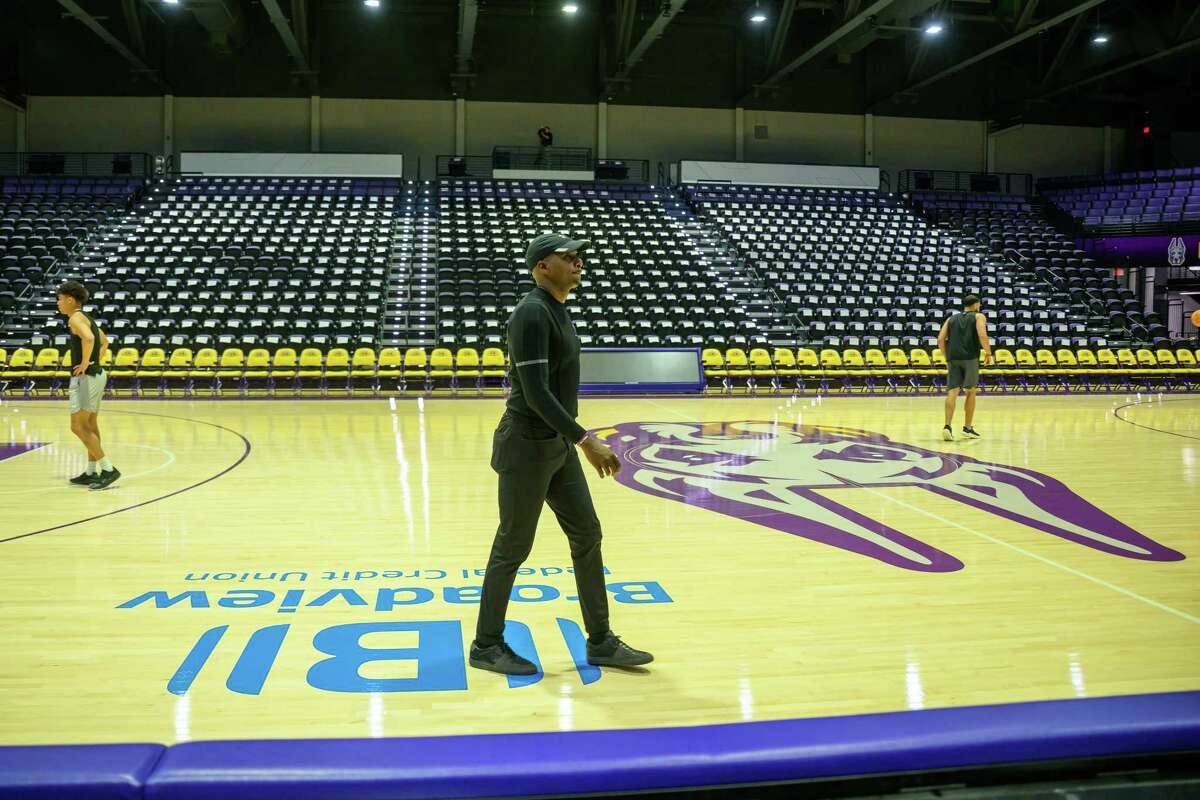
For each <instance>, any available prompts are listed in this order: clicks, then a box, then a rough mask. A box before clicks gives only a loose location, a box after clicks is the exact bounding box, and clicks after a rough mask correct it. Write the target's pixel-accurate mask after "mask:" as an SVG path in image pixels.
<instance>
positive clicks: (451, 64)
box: [0, 0, 1200, 129]
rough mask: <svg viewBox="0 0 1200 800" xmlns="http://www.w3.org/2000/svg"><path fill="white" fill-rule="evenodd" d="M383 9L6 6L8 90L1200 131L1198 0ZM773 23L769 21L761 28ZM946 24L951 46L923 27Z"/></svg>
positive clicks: (112, 3)
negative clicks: (812, 114) (601, 106)
mask: <svg viewBox="0 0 1200 800" xmlns="http://www.w3.org/2000/svg"><path fill="white" fill-rule="evenodd" d="M379 2H380V6H379V7H378V8H368V7H366V6H365V5H364V4H363V2H362V0H180V1H179V3H178V4H175V5H170V4H167V3H165V2H163V0H0V93H2V94H3V95H4V96H5V97H6V98H7V99H9V100H10V101H12V102H15V103H17V104H18V105H19V104H21V103H22V102H23V98H24V96H26V95H151V94H163V93H167V92H170V93H172V94H175V95H180V96H260V97H261V96H306V95H309V94H320V95H323V96H328V97H390V98H425V99H449V98H452V97H455V96H463V97H467V98H468V99H475V100H504V101H523V102H567V103H594V102H596V101H597V100H600V99H609V101H610V102H613V103H627V104H639V105H677V106H710V107H724V108H728V107H732V106H735V105H742V106H745V107H747V108H765V109H776V110H793V111H820V112H831V113H863V112H868V111H870V112H874V113H877V114H892V115H901V116H926V117H957V118H973V119H990V120H995V121H996V122H997V124H998V125H999V124H1007V123H1009V122H1017V121H1026V122H1059V123H1077V124H1112V125H1119V126H1125V125H1134V124H1140V121H1141V119H1142V118H1143V115H1144V114H1145V113H1146V112H1147V111H1150V112H1152V113H1153V114H1155V115H1156V118H1157V119H1159V120H1160V121H1164V115H1165V116H1166V118H1168V119H1169V120H1170V121H1172V122H1173V124H1174V126H1175V127H1177V128H1186V129H1200V109H1198V108H1197V105H1198V104H1197V102H1196V100H1197V92H1196V91H1195V89H1194V86H1195V85H1196V84H1197V80H1196V79H1197V77H1200V76H1197V74H1196V73H1197V69H1196V67H1197V64H1198V63H1200V47H1196V46H1194V45H1196V44H1200V2H1197V0H1144V1H1143V2H1138V1H1137V0H875V1H874V2H872V0H760V2H755V0H577V5H578V6H579V11H578V13H576V14H574V15H567V14H564V13H563V11H562V7H563V5H564V2H565V0H476V1H475V2H471V1H470V0H379ZM1081 7H1087V10H1086V11H1084V12H1083V13H1080V14H1074V15H1072V14H1070V12H1071V11H1072V10H1073V9H1078V8H1081ZM756 8H757V9H759V10H761V12H762V13H763V14H764V15H765V16H766V18H767V19H766V21H765V22H763V23H760V24H754V23H752V22H750V21H749V17H750V15H751V13H752V12H753V11H754V10H755V9H756ZM664 13H665V14H666V16H663V14H664ZM789 16H790V24H787V25H786V26H785V25H782V24H781V23H782V22H783V21H784V20H785V19H787V18H788V17H789ZM1058 17H1061V18H1062V19H1061V21H1058V22H1057V23H1055V24H1048V23H1053V22H1054V21H1055V19H1056V18H1058ZM472 19H473V21H474V24H473V26H472V25H471V21H472ZM933 21H937V22H939V23H940V24H942V25H943V26H944V30H943V32H942V33H941V34H940V35H938V36H936V37H932V36H927V35H926V34H925V33H924V32H923V30H922V29H923V28H924V27H926V26H927V25H928V24H930V23H931V22H933ZM472 28H473V35H470V33H471V29H472ZM464 34H466V35H464ZM1098 34H1104V35H1106V36H1107V37H1108V41H1107V42H1106V43H1103V44H1100V43H1095V42H1093V39H1094V38H1096V36H1097V35H1098ZM1014 38H1020V41H1017V42H1016V43H1013V44H1011V45H1010V46H1007V47H998V46H1000V45H1003V44H1005V43H1006V42H1010V41H1011V40H1013V39H1014ZM643 40H644V41H643ZM991 48H998V49H997V50H996V52H994V53H993V54H991V55H986V56H985V57H983V58H978V57H979V56H980V55H983V54H986V52H987V51H988V50H989V49H991ZM972 58H976V59H977V60H976V61H975V63H972V64H969V65H967V66H965V67H963V68H960V69H956V67H959V66H960V65H962V63H963V62H964V61H966V60H968V59H972ZM798 60H799V61H800V62H802V63H798V64H797V63H796V62H797V61H798ZM781 71H783V73H785V74H780V73H781Z"/></svg>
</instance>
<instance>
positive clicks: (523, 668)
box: [470, 642, 538, 675]
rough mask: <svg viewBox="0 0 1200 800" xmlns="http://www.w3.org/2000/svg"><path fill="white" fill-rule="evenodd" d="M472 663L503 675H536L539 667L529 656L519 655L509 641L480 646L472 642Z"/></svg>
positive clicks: (476, 666) (478, 667)
mask: <svg viewBox="0 0 1200 800" xmlns="http://www.w3.org/2000/svg"><path fill="white" fill-rule="evenodd" d="M470 664H471V666H472V667H475V668H476V669H486V670H488V671H489V672H499V673H500V674H501V675H536V674H537V671H538V668H537V665H536V664H534V663H533V662H532V661H530V660H529V659H527V658H521V657H520V656H519V655H517V654H516V653H515V652H514V651H513V649H512V648H511V647H509V646H508V643H507V642H501V643H500V644H494V645H492V646H491V647H480V646H479V645H477V644H476V643H475V642H471V660H470Z"/></svg>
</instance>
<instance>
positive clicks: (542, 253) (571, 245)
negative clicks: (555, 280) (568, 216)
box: [525, 233, 592, 269]
mask: <svg viewBox="0 0 1200 800" xmlns="http://www.w3.org/2000/svg"><path fill="white" fill-rule="evenodd" d="M591 246H592V243H591V241H590V240H588V239H569V238H567V237H566V236H563V235H561V234H558V233H543V234H542V235H541V236H535V237H534V238H532V239H530V240H529V247H528V249H526V250H525V266H526V267H528V268H529V269H533V268H534V267H535V266H536V265H537V263H538V262H539V261H541V260H542V259H543V258H545V257H546V256H548V255H550V254H551V253H569V252H571V251H572V250H574V251H576V252H579V251H580V250H587V249H588V248H589V247H591Z"/></svg>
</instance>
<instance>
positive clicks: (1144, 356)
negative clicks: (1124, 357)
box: [1137, 347, 1158, 368]
mask: <svg viewBox="0 0 1200 800" xmlns="http://www.w3.org/2000/svg"><path fill="white" fill-rule="evenodd" d="M1137 364H1138V366H1139V367H1147V368H1153V367H1157V366H1158V360H1157V359H1155V358H1154V353H1153V352H1151V351H1150V350H1149V349H1148V348H1145V347H1143V348H1141V349H1139V350H1138V351H1137Z"/></svg>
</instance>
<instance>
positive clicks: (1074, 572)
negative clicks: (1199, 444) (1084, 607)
mask: <svg viewBox="0 0 1200 800" xmlns="http://www.w3.org/2000/svg"><path fill="white" fill-rule="evenodd" d="M647 402H649V403H650V404H651V405H655V406H659V407H660V408H665V407H663V406H661V405H660V404H658V403H655V402H653V401H647ZM665 410H666V411H668V412H670V413H673V414H676V415H677V416H684V415H682V414H679V412H677V411H675V410H674V409H670V408H665ZM685 419H689V421H691V422H698V421H699V420H695V419H690V418H687V417H685ZM1189 438H1190V437H1189ZM848 482H849V483H850V484H851V485H853V486H856V487H857V488H859V489H863V490H865V491H868V492H870V493H871V494H873V495H876V496H878V497H882V498H883V499H884V500H887V501H889V502H892V503H896V504H898V505H902V506H904V507H905V508H908V509H911V510H913V511H916V512H918V513H921V514H924V515H925V516H927V517H931V518H932V519H935V520H937V521H939V522H941V523H943V524H946V525H950V526H953V527H955V528H958V529H959V530H963V531H966V532H967V533H970V534H972V535H974V536H976V537H978V538H980V539H984V540H985V541H989V542H991V543H992V544H998V545H1000V546H1001V547H1005V548H1008V549H1009V550H1012V551H1013V552H1015V553H1020V554H1021V555H1025V556H1028V557H1029V558H1032V559H1034V560H1036V561H1041V562H1042V563H1044V564H1048V565H1050V566H1052V567H1057V568H1058V569H1060V570H1062V571H1063V572H1066V573H1068V574H1071V575H1075V576H1077V577H1080V578H1083V579H1085V580H1088V581H1091V582H1092V583H1095V584H1096V585H1098V586H1102V587H1104V588H1106V589H1110V590H1112V591H1114V592H1118V593H1120V594H1123V595H1126V596H1127V597H1131V598H1133V599H1134V600H1140V601H1141V602H1143V603H1146V604H1147V605H1150V606H1153V607H1155V608H1157V609H1159V610H1161V611H1166V612H1168V613H1170V614H1174V615H1175V616H1177V617H1180V618H1181V619H1185V620H1187V621H1188V622H1192V623H1195V624H1196V625H1200V617H1197V616H1193V615H1192V614H1189V613H1188V612H1186V611H1180V610H1179V609H1177V608H1172V607H1171V606H1168V605H1166V604H1164V603H1160V602H1158V601H1157V600H1151V599H1150V598H1149V597H1145V596H1143V595H1140V594H1138V593H1137V592H1135V591H1133V590H1132V589H1126V588H1125V587H1123V586H1118V585H1117V584H1115V583H1110V582H1108V581H1106V580H1104V579H1103V578H1097V577H1096V576H1094V575H1089V574H1088V573H1086V572H1082V571H1081V570H1077V569H1075V568H1074V567H1068V566H1067V565H1065V564H1060V563H1058V562H1057V561H1055V560H1054V559H1051V558H1046V557H1045V556H1040V555H1038V554H1037V553H1033V552H1030V551H1028V550H1025V549H1024V548H1022V547H1020V546H1019V545H1015V544H1012V543H1010V542H1006V541H1004V540H1003V539H997V538H995V537H993V536H990V535H989V534H986V533H983V532H982V531H977V530H974V529H973V528H968V527H967V526H965V525H962V524H960V523H957V522H955V521H954V520H949V519H946V518H945V517H943V516H941V515H940V514H937V513H935V512H933V511H927V510H925V509H923V508H921V507H919V506H914V505H912V504H911V503H907V502H905V501H904V500H901V499H899V498H897V497H892V496H890V495H888V494H885V493H883V492H880V491H877V490H875V489H872V488H871V487H869V486H864V485H862V484H860V483H854V482H853V481H848Z"/></svg>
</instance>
